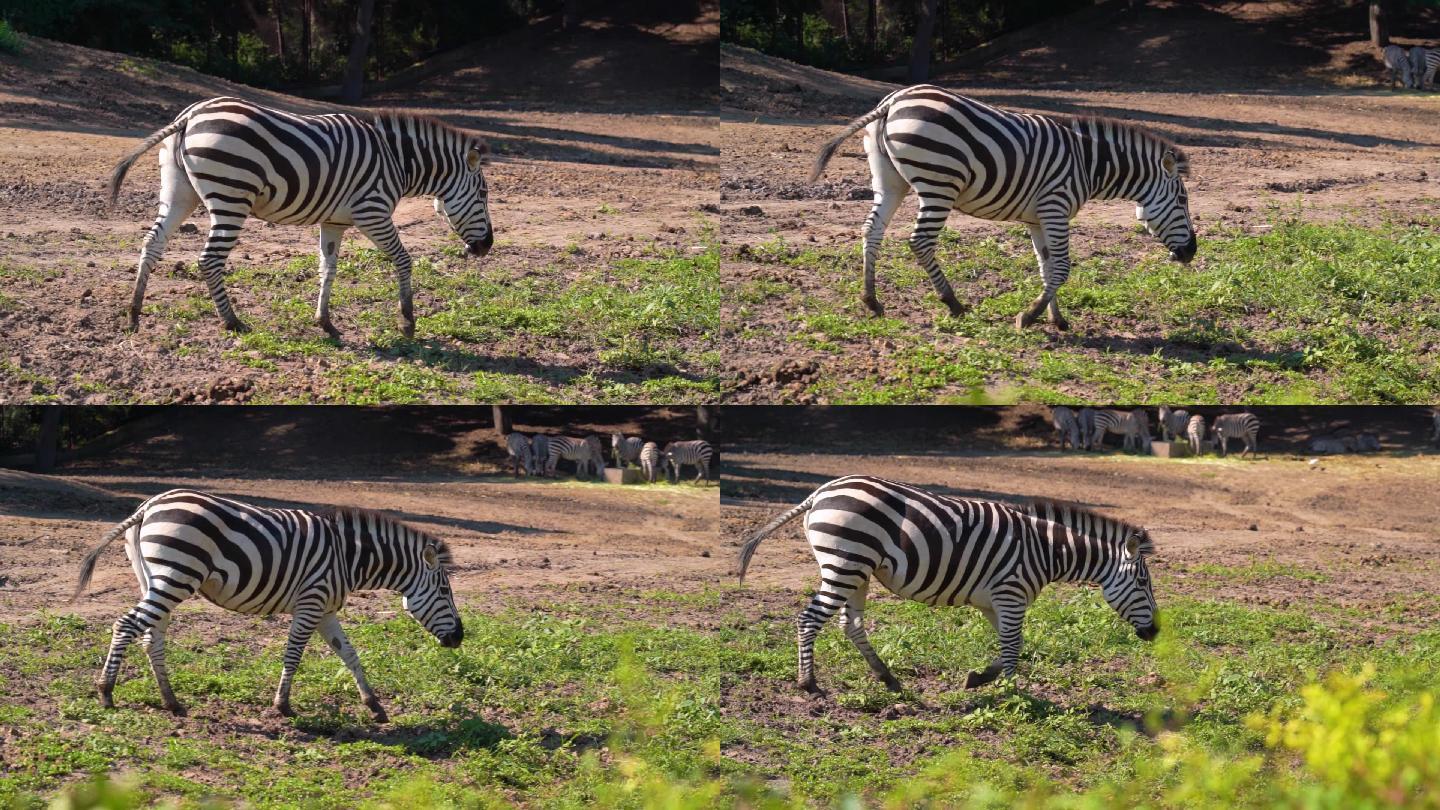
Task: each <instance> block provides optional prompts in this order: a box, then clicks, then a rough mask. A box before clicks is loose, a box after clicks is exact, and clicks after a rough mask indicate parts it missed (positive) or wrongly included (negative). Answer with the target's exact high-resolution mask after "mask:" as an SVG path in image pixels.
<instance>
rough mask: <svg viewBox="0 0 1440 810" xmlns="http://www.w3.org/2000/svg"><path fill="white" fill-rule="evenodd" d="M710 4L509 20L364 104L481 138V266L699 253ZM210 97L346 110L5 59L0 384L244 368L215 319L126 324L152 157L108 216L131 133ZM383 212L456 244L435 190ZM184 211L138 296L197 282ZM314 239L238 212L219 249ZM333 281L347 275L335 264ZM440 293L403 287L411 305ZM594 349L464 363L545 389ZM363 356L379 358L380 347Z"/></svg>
mask: <svg viewBox="0 0 1440 810" xmlns="http://www.w3.org/2000/svg"><path fill="white" fill-rule="evenodd" d="M716 15H718V11H717V10H714V9H711V10H709V11H708V12H706V16H704V17H702V18H701V19H700V20H698V21H691V22H687V23H683V24H673V25H666V26H661V27H660V28H658V29H656V30H655V31H652V32H646V33H645V34H644V36H641V37H639V38H638V39H637V36H639V35H634V36H632V35H629V34H624V33H621V32H617V31H615V30H612V29H611V28H610V27H609V26H607V25H605V24H603V23H594V24H592V25H591V26H590V27H591V28H592V29H594V30H592V31H590V32H587V34H585V35H582V36H578V37H574V38H569V39H563V40H562V39H558V38H557V37H555V36H554V35H552V34H550V33H547V32H546V31H543V30H537V31H533V32H524V34H523V35H521V34H517V35H516V36H515V37H513V41H512V42H511V44H510V46H509V47H510V48H511V50H510V51H502V52H496V49H495V48H494V47H492V49H491V51H490V52H489V53H488V54H487V56H488V59H489V60H492V61H487V62H486V64H488V65H490V67H489V68H487V69H479V68H474V67H473V66H472V67H470V68H467V69H451V70H449V72H447V73H445V74H443V75H440V76H434V77H430V78H428V79H423V80H420V81H419V82H418V84H412V85H409V86H406V87H404V88H396V89H393V90H386V91H384V92H381V93H379V94H377V95H376V96H375V97H374V98H373V99H370V100H368V102H369V103H371V104H373V105H374V106H377V107H392V106H393V107H405V108H410V109H415V110H417V111H420V112H424V113H427V114H431V115H435V116H437V117H440V118H442V119H444V120H446V121H448V122H450V123H454V124H457V125H460V126H464V127H466V128H469V129H472V130H474V131H476V132H478V133H480V134H482V135H483V136H484V137H485V138H486V139H487V140H488V141H489V142H490V144H491V146H492V149H493V151H494V155H493V160H492V164H491V165H490V166H489V167H488V168H487V169H486V177H487V180H488V182H489V184H490V187H491V210H492V220H493V222H494V225H495V228H496V235H497V242H496V247H495V249H494V250H493V251H492V252H491V253H490V255H489V256H487V257H486V258H485V259H483V260H480V261H482V262H483V263H484V264H486V265H489V266H492V267H503V268H505V269H506V271H507V274H509V275H511V276H512V277H513V278H515V279H524V278H526V277H527V276H530V275H532V274H535V273H538V272H560V273H565V274H579V273H582V272H584V271H586V270H587V269H588V268H593V267H595V266H597V265H600V266H603V265H605V264H607V263H609V262H611V261H613V260H616V259H622V258H630V257H641V256H651V255H657V254H662V253H666V252H670V251H678V252H679V253H680V254H682V255H689V254H694V253H697V252H699V251H701V250H702V249H703V248H702V247H701V243H702V241H703V240H702V235H701V232H702V230H703V229H704V228H705V226H706V217H707V216H708V214H707V211H710V210H713V206H714V202H715V200H716V196H717V194H716V189H715V187H716V182H717V180H716V178H717V174H716V166H717V162H718V144H717V143H716V118H715V112H714V110H715V107H714V89H713V88H714V86H715V79H714V75H713V73H714V67H713V65H714V59H715V57H714V51H715V47H716V46H715V43H714V35H715V30H716V27H715V26H716V25H717V23H716V19H717V18H716ZM492 46H493V43H492ZM622 55H623V56H624V58H621V56H622ZM647 58H649V59H658V58H664V59H671V60H676V61H677V70H676V72H674V73H672V74H667V75H656V74H655V72H654V71H645V72H642V71H639V70H638V67H637V66H636V65H635V64H633V62H634V61H635V60H636V59H640V60H642V61H643V60H644V59H647ZM707 62H708V64H709V65H710V67H709V68H708V72H709V75H708V76H707V75H706V73H707V68H706V67H705V65H706V64H707ZM571 63H584V64H587V65H588V66H589V67H588V68H587V70H588V71H589V73H588V74H587V76H588V77H589V78H591V79H595V80H597V81H604V82H607V83H618V84H610V85H609V86H608V87H607V89H606V90H605V92H604V93H603V99H604V100H603V102H598V101H597V102H595V103H587V99H593V98H595V97H596V96H597V95H600V91H599V90H597V88H595V87H593V86H591V85H590V84H589V83H588V81H586V82H582V81H578V80H576V78H575V76H576V74H575V73H574V71H573V70H572V69H571V67H570V65H571ZM542 66H549V67H547V68H543V69H542ZM641 77H644V78H645V80H644V81H641ZM522 79H523V80H522ZM515 88H521V89H522V91H523V93H516V92H515ZM506 91H508V92H506ZM523 94H528V95H523ZM217 95H239V96H244V97H246V98H250V99H254V100H257V101H259V102H261V103H269V104H274V105H276V106H279V107H282V108H285V109H290V110H293V111H297V112H322V111H335V110H337V109H342V108H339V107H337V106H335V105H328V104H322V103H318V102H314V101H309V100H306V99H300V98H295V97H291V96H285V95H283V94H279V93H274V92H268V91H262V90H257V89H255V88H250V87H246V86H244V85H239V84H235V83H232V82H227V81H224V80H221V79H216V78H214V77H209V76H204V75H202V74H198V73H195V72H193V71H189V70H186V69H183V68H176V67H175V66H172V65H165V64H164V63H157V62H150V61H149V60H143V59H130V58H126V57H122V56H120V55H118V54H112V53H107V52H102V51H94V50H90V49H86V48H79V47H75V46H70V45H64V44H61V43H52V42H47V41H43V40H32V41H31V44H30V46H29V47H27V48H26V51H25V53H24V54H23V55H22V56H19V57H5V58H3V59H0V176H3V177H4V178H5V179H4V180H3V181H0V216H3V218H4V225H3V226H0V267H10V268H12V269H15V268H25V272H24V273H23V274H21V277H20V278H19V279H18V280H17V281H14V282H12V283H9V284H7V285H6V288H5V290H4V291H3V292H4V293H5V294H6V296H7V300H6V301H4V302H3V303H4V304H5V305H4V306H0V398H4V399H7V400H12V401H14V400H17V399H28V398H30V397H32V396H36V395H46V396H56V397H58V398H59V399H61V400H63V401H103V400H105V399H107V398H108V399H139V400H142V401H146V400H148V401H155V400H161V401H170V400H173V399H175V398H177V397H180V396H184V395H185V394H187V393H191V392H206V391H209V390H211V389H212V388H213V387H214V386H215V384H216V382H217V381H221V382H223V381H228V380H231V379H232V378H237V377H248V378H252V379H253V378H256V377H257V372H256V370H255V369H254V368H252V367H248V366H247V365H246V364H245V363H243V362H240V360H243V359H244V358H238V359H237V358H236V357H234V356H230V357H226V356H222V355H224V354H225V353H226V350H227V349H232V348H234V347H235V345H236V339H235V338H234V337H233V336H231V335H228V334H225V333H224V332H223V331H222V330H221V329H220V328H219V321H218V319H214V320H210V319H204V320H201V321H199V322H198V326H197V328H196V329H195V330H193V334H190V335H187V336H186V338H185V340H184V343H185V344H186V345H185V346H184V349H183V351H177V349H176V347H174V346H171V345H167V342H166V341H165V340H164V339H163V337H164V334H165V331H166V324H162V323H157V322H156V320H155V318H154V317H153V316H148V315H147V317H146V319H145V320H144V321H142V327H141V332H140V333H139V334H138V335H135V336H129V335H125V334H124V333H123V332H122V331H121V329H120V327H121V325H122V313H123V311H124V310H125V308H126V307H127V306H128V301H129V295H130V292H129V291H130V288H131V285H132V279H133V274H134V267H135V264H136V262H137V260H138V256H139V245H140V240H141V237H142V236H143V234H144V232H145V230H146V229H147V228H148V227H149V225H150V223H151V222H152V221H153V219H154V217H155V195H156V192H157V190H158V187H159V179H158V178H159V171H158V168H157V163H156V157H155V153H154V152H152V153H150V154H147V155H146V156H144V157H143V158H142V159H141V160H140V161H139V162H138V163H137V164H136V166H135V168H134V170H132V171H131V173H130V175H129V177H128V178H127V180H126V183H125V186H124V188H123V189H122V193H121V197H120V201H119V204H118V206H117V207H116V209H115V210H114V211H107V210H106V207H105V204H104V198H103V188H104V185H105V183H106V182H107V181H108V178H109V175H110V172H111V170H112V169H113V168H114V165H115V164H116V163H117V162H118V160H119V159H120V158H121V157H122V156H123V155H124V154H126V153H127V152H129V151H130V150H131V149H133V148H134V147H135V146H136V145H137V143H138V141H139V139H140V138H141V137H143V136H144V135H146V134H148V133H149V132H151V131H153V130H154V129H158V128H159V127H160V126H163V125H164V124H166V123H168V122H169V121H170V120H171V119H172V118H173V116H174V115H175V114H176V113H177V112H179V111H180V110H181V109H183V108H184V107H185V106H186V105H188V104H191V103H193V102H195V101H197V100H200V99H204V98H209V97H214V96H217ZM522 95H523V97H522ZM587 110H588V111H587ZM395 219H396V224H397V225H398V226H399V228H400V231H401V235H402V238H403V240H404V242H405V244H406V246H407V249H408V250H409V252H410V253H411V255H412V256H413V257H416V258H428V259H432V260H437V261H438V260H439V259H440V258H441V256H440V249H441V248H442V247H446V246H450V247H454V246H458V244H459V242H458V239H457V238H456V237H455V236H454V235H453V234H452V233H451V232H450V231H449V228H448V226H447V225H445V224H444V223H443V221H441V220H440V219H439V218H438V217H437V216H436V215H435V213H434V212H433V211H432V210H431V207H430V203H429V201H428V200H421V199H413V200H406V201H404V202H402V204H401V205H400V207H399V209H398V211H397V213H396V217H395ZM191 221H192V222H194V223H195V224H196V226H197V227H198V232H195V233H190V234H177V235H176V236H175V237H173V238H172V239H171V241H170V243H169V244H168V246H167V249H166V252H165V255H164V257H163V259H162V261H161V263H160V265H159V266H158V268H157V271H156V272H155V273H154V274H153V275H152V277H151V279H152V280H151V283H150V289H149V292H148V295H147V298H146V303H147V306H150V305H164V304H165V303H167V302H175V301H178V300H182V299H185V298H187V297H190V296H193V295H194V294H196V293H198V292H203V285H200V284H199V282H198V281H197V280H196V279H195V278H194V277H193V274H192V273H184V272H180V273H177V272H175V271H172V270H171V268H172V267H173V266H174V265H175V264H176V263H179V262H184V263H185V264H191V263H193V262H194V261H195V260H196V259H197V258H198V256H199V252H200V249H201V247H202V246H203V240H204V236H205V232H206V230H207V228H208V223H207V222H206V221H205V220H204V218H203V217H200V216H195V217H192V220H191ZM315 240H316V237H315V229H314V228H307V227H296V226H270V225H267V224H264V223H261V222H259V221H257V220H253V219H252V220H251V221H250V222H249V223H248V224H247V227H246V229H245V230H244V232H243V234H242V237H241V240H240V242H239V244H238V246H237V248H236V250H235V252H234V253H233V254H232V257H231V263H232V266H233V265H236V264H241V265H252V266H254V265H261V266H264V265H284V264H286V263H288V262H289V261H291V260H292V259H294V258H296V257H300V256H303V255H307V254H313V253H314V252H315V250H316V246H315ZM357 246H365V247H369V243H368V242H366V241H364V239H363V237H361V236H359V235H358V233H357V232H355V231H353V230H352V231H351V232H350V233H349V234H348V238H347V244H346V246H345V248H343V249H342V251H341V254H342V260H343V259H344V258H345V257H346V256H347V255H350V256H353V248H354V247H357ZM187 276H189V277H187ZM336 283H337V288H343V287H344V285H346V284H347V280H346V278H345V274H344V273H343V272H342V273H341V274H340V276H339V277H337V281H336ZM233 292H234V288H233V287H232V293H233ZM316 292H318V283H317V286H316ZM248 297H249V296H248V295H246V294H245V293H243V292H242V293H241V294H240V295H239V296H238V300H237V302H236V305H237V310H238V311H239V312H240V313H241V314H242V317H243V316H244V315H245V314H246V313H247V311H248V312H250V313H251V314H252V315H254V314H259V313H256V312H255V307H254V306H253V302H251V301H248V300H247V298H248ZM310 303H311V304H312V305H313V298H312V299H311V302H310ZM247 305H248V306H247ZM446 307H447V302H446V301H444V300H437V298H436V297H435V296H434V295H433V294H431V293H427V291H426V290H424V289H420V288H417V290H416V309H417V315H419V316H421V317H424V316H425V315H427V314H432V313H435V312H437V311H442V310H444V309H445V308H446ZM393 311H394V308H393V306H392V307H391V309H390V311H389V312H387V315H388V314H390V312H393ZM356 316H357V313H355V312H353V311H352V312H344V311H341V312H338V313H337V315H336V318H335V320H336V323H337V325H338V326H340V328H341V330H342V332H343V333H345V339H346V341H347V343H348V344H350V345H351V346H354V345H357V344H358V345H360V346H363V345H364V343H365V342H366V340H367V339H368V338H370V337H372V335H368V334H367V331H368V330H367V329H365V328H364V327H361V326H359V325H357V324H355V323H354V321H355V319H356ZM422 337H423V335H422ZM439 348H440V349H441V350H442V351H443V350H445V347H443V346H442V347H439ZM600 348H602V347H595V346H586V345H577V344H571V343H568V342H565V341H551V342H546V341H538V340H536V341H514V342H512V343H509V344H504V343H502V344H500V345H495V346H488V347H485V346H482V347H478V348H476V347H471V349H466V351H471V350H473V352H474V354H475V355H476V356H477V359H476V360H475V361H474V362H473V363H472V365H473V366H476V367H477V368H478V369H479V370H488V371H498V372H506V373H520V374H524V375H528V376H529V377H530V378H531V379H532V380H533V381H534V382H535V383H536V384H539V385H548V384H553V383H555V382H557V381H560V382H563V381H564V380H565V379H567V378H573V377H574V376H575V375H576V374H580V373H585V372H587V371H590V372H596V371H598V372H601V373H606V370H605V369H603V368H602V367H601V366H602V364H601V361H600V360H599V358H598V353H599V349H600ZM701 350H702V349H701V348H700V347H696V350H695V353H696V354H698V353H699V352H700V351H701ZM230 354H231V355H234V354H236V353H235V352H231V353H230ZM373 362H374V363H375V364H377V365H380V366H383V365H386V364H390V363H393V360H392V359H390V358H386V357H384V356H380V355H377V356H376V357H375V359H374V361H373ZM278 365H279V367H280V370H279V371H278V372H274V375H273V377H272V378H268V379H267V384H268V385H269V388H268V391H269V396H270V397H271V398H273V399H280V400H285V399H297V398H298V399H313V398H315V397H316V396H317V395H319V393H320V392H319V386H318V384H317V379H316V376H317V369H316V368H315V364H314V363H313V362H307V360H306V358H303V357H293V358H282V359H280V360H279V361H278ZM472 370H475V369H472ZM41 379H52V380H55V381H56V382H55V384H54V386H53V390H51V388H52V386H49V385H41V386H39V390H37V386H36V381H37V380H41ZM87 381H88V382H91V383H96V384H95V385H90V386H87V385H86V384H85V383H86V382H87ZM97 389H103V392H101V393H97V392H96V391H97ZM176 391H178V392H179V393H178V394H176V393H175V392H176ZM117 392H118V394H119V395H118V396H117V395H116V393H117Z"/></svg>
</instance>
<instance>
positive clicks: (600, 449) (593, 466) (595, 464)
mask: <svg viewBox="0 0 1440 810" xmlns="http://www.w3.org/2000/svg"><path fill="white" fill-rule="evenodd" d="M585 446H586V447H587V448H589V450H590V472H591V474H592V475H593V476H594V477H596V478H603V477H604V476H605V447H604V445H602V444H601V443H600V437H599V436H596V435H594V434H591V435H589V436H586V437H585Z"/></svg>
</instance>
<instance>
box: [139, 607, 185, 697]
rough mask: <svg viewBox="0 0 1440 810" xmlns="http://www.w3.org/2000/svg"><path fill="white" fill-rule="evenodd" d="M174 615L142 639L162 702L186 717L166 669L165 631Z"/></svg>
mask: <svg viewBox="0 0 1440 810" xmlns="http://www.w3.org/2000/svg"><path fill="white" fill-rule="evenodd" d="M171 616H172V614H168V613H167V614H165V617H164V618H163V619H161V620H160V621H159V623H157V624H156V625H155V626H154V627H152V628H150V629H149V630H148V631H146V632H145V635H144V637H143V638H142V640H143V642H144V644H145V652H146V654H147V655H149V656H150V671H151V672H153V673H154V674H155V685H156V686H158V687H159V688H160V701H161V702H162V703H164V704H165V708H166V709H167V710H169V711H170V713H171V714H174V715H175V716H177V717H184V716H185V707H184V706H183V705H181V703H180V701H178V700H176V699H175V690H173V689H171V688H170V672H169V670H168V669H166V667H165V630H166V629H167V628H168V627H169V626H170V619H171Z"/></svg>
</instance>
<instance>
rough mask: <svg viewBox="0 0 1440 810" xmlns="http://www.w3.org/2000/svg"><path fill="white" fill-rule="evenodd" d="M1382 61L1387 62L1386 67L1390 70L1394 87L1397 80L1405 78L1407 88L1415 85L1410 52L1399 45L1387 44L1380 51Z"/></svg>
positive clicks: (1392, 86) (1391, 84)
mask: <svg viewBox="0 0 1440 810" xmlns="http://www.w3.org/2000/svg"><path fill="white" fill-rule="evenodd" d="M1380 61H1382V62H1384V63H1385V69H1386V70H1388V71H1390V87H1391V88H1392V89H1393V88H1394V87H1395V84H1396V82H1397V81H1401V80H1403V81H1404V83H1405V86H1406V87H1407V88H1409V87H1414V86H1415V79H1414V76H1415V74H1414V72H1413V70H1412V69H1411V67H1410V54H1408V53H1406V52H1405V49H1404V48H1402V47H1400V46H1399V45H1386V46H1385V49H1384V50H1383V51H1381V52H1380Z"/></svg>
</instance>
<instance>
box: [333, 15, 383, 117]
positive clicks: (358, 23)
mask: <svg viewBox="0 0 1440 810" xmlns="http://www.w3.org/2000/svg"><path fill="white" fill-rule="evenodd" d="M374 22H375V0H360V10H359V11H358V12H357V13H356V14H355V38H354V39H352V40H351V41H350V59H349V60H348V61H347V62H346V63H345V78H344V79H343V80H342V81H341V82H340V100H341V101H343V102H345V103H346V104H354V103H355V102H357V101H359V100H360V88H361V87H362V86H363V85H364V83H365V55H366V54H368V53H369V52H370V26H371V25H372V24H373V23H374Z"/></svg>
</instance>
